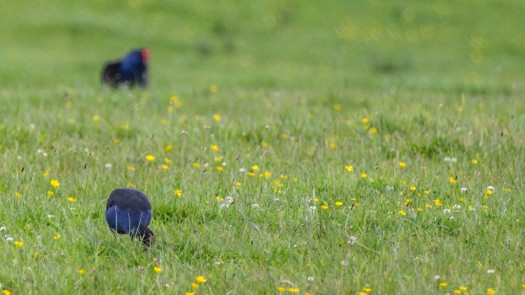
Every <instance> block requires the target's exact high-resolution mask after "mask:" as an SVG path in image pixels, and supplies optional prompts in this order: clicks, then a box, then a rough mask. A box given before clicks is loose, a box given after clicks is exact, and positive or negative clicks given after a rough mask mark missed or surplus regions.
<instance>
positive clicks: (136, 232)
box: [106, 188, 155, 247]
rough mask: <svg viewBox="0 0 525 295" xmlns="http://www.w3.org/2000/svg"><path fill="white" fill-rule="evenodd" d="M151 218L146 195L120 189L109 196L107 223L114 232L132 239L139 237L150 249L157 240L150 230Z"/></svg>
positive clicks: (128, 189) (133, 190) (136, 191)
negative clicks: (127, 235)
mask: <svg viewBox="0 0 525 295" xmlns="http://www.w3.org/2000/svg"><path fill="white" fill-rule="evenodd" d="M151 217H152V216H151V204H150V202H149V200H148V197H147V196H146V195H145V194H144V193H142V192H140V191H138V190H135V189H131V188H118V189H116V190H114V191H112V192H111V194H110V195H109V199H108V202H107V204H106V221H107V222H108V226H109V228H110V229H111V230H112V231H113V232H116V233H119V234H129V235H130V236H131V238H132V239H133V238H134V237H138V238H139V239H140V240H141V241H142V243H143V244H144V246H146V247H148V246H150V244H151V243H152V242H153V240H154V239H155V236H154V234H153V232H152V231H151V230H150V229H149V228H148V225H149V223H150V221H151Z"/></svg>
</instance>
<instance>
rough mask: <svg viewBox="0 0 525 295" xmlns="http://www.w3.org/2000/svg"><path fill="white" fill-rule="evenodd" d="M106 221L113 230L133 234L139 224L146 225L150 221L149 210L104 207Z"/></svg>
mask: <svg viewBox="0 0 525 295" xmlns="http://www.w3.org/2000/svg"><path fill="white" fill-rule="evenodd" d="M106 221H107V222H108V226H109V228H110V229H112V230H113V231H116V232H117V233H119V234H131V235H133V234H135V233H136V232H137V230H138V229H139V226H140V225H143V226H148V225H149V223H150V222H151V210H147V211H134V210H131V209H121V208H119V207H118V206H116V205H115V206H111V207H109V208H108V209H106Z"/></svg>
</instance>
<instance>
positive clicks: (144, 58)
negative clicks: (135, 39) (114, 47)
mask: <svg viewBox="0 0 525 295" xmlns="http://www.w3.org/2000/svg"><path fill="white" fill-rule="evenodd" d="M140 54H141V55H142V62H143V63H144V64H146V65H147V64H148V62H149V56H150V53H149V49H146V48H145V49H142V51H141V52H140Z"/></svg>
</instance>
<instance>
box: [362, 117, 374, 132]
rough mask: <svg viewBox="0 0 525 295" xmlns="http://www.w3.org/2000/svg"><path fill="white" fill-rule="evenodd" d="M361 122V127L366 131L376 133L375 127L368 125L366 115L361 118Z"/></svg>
mask: <svg viewBox="0 0 525 295" xmlns="http://www.w3.org/2000/svg"><path fill="white" fill-rule="evenodd" d="M361 123H362V124H363V129H364V130H365V131H368V133H370V134H376V133H377V132H378V130H377V127H370V125H369V120H368V118H367V117H364V118H362V119H361Z"/></svg>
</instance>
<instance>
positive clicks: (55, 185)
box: [49, 179, 60, 187]
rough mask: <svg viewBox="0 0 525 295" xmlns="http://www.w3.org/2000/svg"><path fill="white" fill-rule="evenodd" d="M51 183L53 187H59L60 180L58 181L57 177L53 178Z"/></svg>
mask: <svg viewBox="0 0 525 295" xmlns="http://www.w3.org/2000/svg"><path fill="white" fill-rule="evenodd" d="M49 184H51V186H52V187H59V186H60V182H58V180H56V179H51V181H50V182H49Z"/></svg>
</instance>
